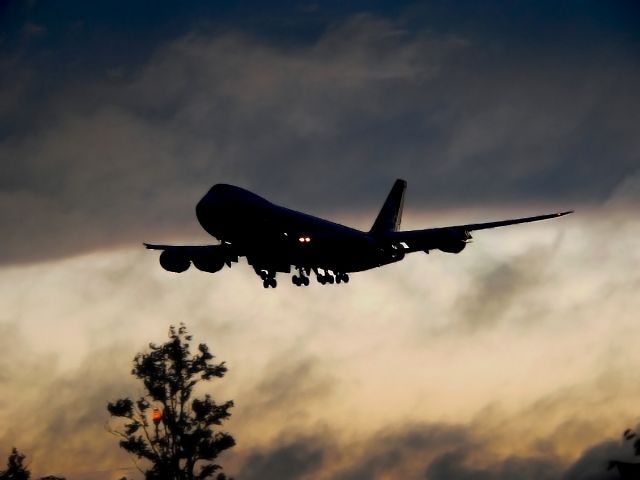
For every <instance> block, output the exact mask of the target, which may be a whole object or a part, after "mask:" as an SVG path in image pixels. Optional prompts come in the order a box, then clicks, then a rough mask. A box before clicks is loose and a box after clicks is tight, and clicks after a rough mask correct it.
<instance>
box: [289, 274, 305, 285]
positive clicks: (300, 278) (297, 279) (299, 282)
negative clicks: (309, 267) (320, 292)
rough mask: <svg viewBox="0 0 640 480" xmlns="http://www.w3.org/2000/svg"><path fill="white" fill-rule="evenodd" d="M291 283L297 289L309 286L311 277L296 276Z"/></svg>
mask: <svg viewBox="0 0 640 480" xmlns="http://www.w3.org/2000/svg"><path fill="white" fill-rule="evenodd" d="M291 281H292V282H293V284H294V285H295V286H296V287H302V286H305V287H307V286H309V277H305V276H298V275H294V276H293V277H291Z"/></svg>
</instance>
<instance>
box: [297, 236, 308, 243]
mask: <svg viewBox="0 0 640 480" xmlns="http://www.w3.org/2000/svg"><path fill="white" fill-rule="evenodd" d="M298 241H299V242H300V243H309V242H310V241H311V237H300V238H298Z"/></svg>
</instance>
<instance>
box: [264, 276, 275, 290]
mask: <svg viewBox="0 0 640 480" xmlns="http://www.w3.org/2000/svg"><path fill="white" fill-rule="evenodd" d="M262 286H263V287H264V288H269V287H271V288H276V287H277V286H278V281H277V280H276V279H275V278H273V277H270V278H265V279H264V280H263V281H262Z"/></svg>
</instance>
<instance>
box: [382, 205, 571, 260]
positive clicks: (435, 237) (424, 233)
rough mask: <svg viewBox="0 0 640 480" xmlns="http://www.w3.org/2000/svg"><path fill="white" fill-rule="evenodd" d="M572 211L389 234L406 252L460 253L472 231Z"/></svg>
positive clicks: (542, 218) (552, 216)
mask: <svg viewBox="0 0 640 480" xmlns="http://www.w3.org/2000/svg"><path fill="white" fill-rule="evenodd" d="M570 213H573V210H568V211H566V212H559V213H549V214H545V215H536V216H534V217H523V218H514V219H511V220H500V221H497V222H487V223H470V224H467V225H453V226H450V227H440V228H428V229H424V230H409V231H405V232H392V233H390V234H389V238H390V239H391V240H392V241H393V242H394V243H403V244H404V245H406V247H404V246H403V247H404V250H405V251H406V252H416V251H419V250H423V251H425V252H427V253H428V252H429V250H442V251H443V252H448V253H459V252H461V251H462V250H463V249H464V247H465V246H466V244H467V243H468V242H469V240H471V234H470V232H473V231H476V230H486V229H488V228H497V227H506V226H508V225H517V224H519V223H529V222H538V221H540V220H547V219H550V218H557V217H562V216H564V215H568V214H570Z"/></svg>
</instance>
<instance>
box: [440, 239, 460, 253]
mask: <svg viewBox="0 0 640 480" xmlns="http://www.w3.org/2000/svg"><path fill="white" fill-rule="evenodd" d="M466 246H467V242H465V241H463V240H456V241H449V242H447V243H444V244H440V245H439V246H438V250H440V251H441V252H446V253H460V252H461V251H462V250H464V248H465V247H466Z"/></svg>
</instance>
